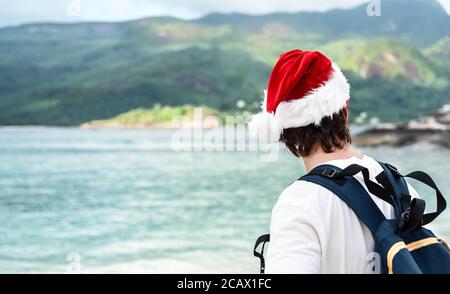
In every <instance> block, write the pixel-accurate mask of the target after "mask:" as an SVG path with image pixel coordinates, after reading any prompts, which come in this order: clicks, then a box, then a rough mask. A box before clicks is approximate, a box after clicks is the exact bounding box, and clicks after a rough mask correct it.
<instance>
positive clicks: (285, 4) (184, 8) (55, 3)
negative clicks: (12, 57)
mask: <svg viewBox="0 0 450 294" xmlns="http://www.w3.org/2000/svg"><path fill="white" fill-rule="evenodd" d="M369 1H370V0H339V1H336V0H0V26H8V25H17V24H22V23H28V22H40V21H57V22H73V21H92V20H99V21H118V20H129V19H136V18H141V17H146V16H155V15H170V16H176V17H180V18H187V19H191V18H196V17H199V16H202V15H204V14H207V13H210V12H243V13H250V14H261V13H270V12H274V11H289V12H292V11H299V10H309V11H314V10H315V11H317V10H318V11H324V10H328V9H332V8H347V7H352V6H355V5H358V4H361V3H366V2H369ZM381 1H383V0H381ZM425 1H427V0H425ZM439 1H440V2H441V3H442V5H443V6H445V8H446V9H447V11H449V12H450V0H439Z"/></svg>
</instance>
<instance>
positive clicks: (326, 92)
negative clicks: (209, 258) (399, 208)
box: [250, 50, 417, 273]
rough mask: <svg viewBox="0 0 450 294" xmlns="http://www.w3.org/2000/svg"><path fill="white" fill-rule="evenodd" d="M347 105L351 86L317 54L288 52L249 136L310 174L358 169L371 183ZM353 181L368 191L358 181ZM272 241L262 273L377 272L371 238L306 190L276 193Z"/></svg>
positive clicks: (324, 194) (332, 201) (326, 196)
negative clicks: (323, 168) (269, 143)
mask: <svg viewBox="0 0 450 294" xmlns="http://www.w3.org/2000/svg"><path fill="white" fill-rule="evenodd" d="M349 99H350V86H349V84H348V82H347V80H346V78H345V77H344V75H343V74H342V72H341V70H340V69H339V67H338V66H337V65H336V64H335V63H333V62H332V61H331V60H330V59H328V58H327V57H326V56H324V55H323V54H321V53H320V52H306V51H300V50H293V51H290V52H287V53H285V54H283V55H281V57H280V59H279V60H278V62H277V63H276V64H275V66H274V68H273V70H272V73H271V76H270V80H269V85H268V88H267V92H266V99H265V101H264V104H263V112H262V113H260V114H257V115H256V116H255V117H254V118H253V120H252V122H251V123H250V128H251V129H253V130H254V131H256V132H257V133H258V135H260V136H261V135H264V136H270V137H272V138H274V139H276V140H279V141H281V142H283V143H284V144H285V145H286V146H287V148H288V149H289V150H290V151H291V152H292V153H293V154H294V155H295V156H297V157H301V158H302V159H303V162H304V165H305V168H306V170H307V171H308V172H309V171H311V170H312V169H313V168H314V167H316V166H318V165H321V164H331V165H334V166H337V167H339V168H342V169H344V168H345V167H347V166H349V165H351V164H355V163H356V164H359V165H361V166H364V167H366V168H367V169H368V170H369V172H370V178H371V180H372V181H376V179H375V176H376V175H378V174H379V173H380V172H382V171H383V169H382V167H381V166H380V165H379V163H378V162H377V161H376V160H374V159H372V158H371V157H369V156H366V155H363V154H361V153H359V152H358V151H356V150H355V149H353V148H352V147H351V136H350V132H349V128H348V118H349ZM355 178H356V179H357V180H358V181H359V182H360V183H361V184H362V185H363V187H364V188H366V190H367V187H366V186H365V184H364V180H363V177H362V175H361V173H359V174H357V175H355ZM409 188H410V193H411V195H412V196H414V197H417V193H416V192H415V191H414V190H413V189H412V188H411V187H409ZM369 194H370V193H369ZM370 196H371V198H372V199H373V201H374V202H375V203H376V204H377V206H378V207H379V208H380V210H381V211H382V212H383V214H384V215H385V217H386V218H394V209H393V207H392V206H391V205H390V204H388V203H387V202H385V201H383V200H381V199H380V198H378V197H376V196H374V195H372V194H370ZM270 235H271V242H270V245H269V249H268V254H267V264H266V272H267V273H368V272H372V271H376V270H377V269H376V268H374V267H373V266H372V265H373V258H374V256H375V255H374V254H372V252H373V248H374V238H373V236H372V233H371V232H370V230H369V229H368V228H367V227H366V226H365V225H364V224H363V223H362V222H361V220H360V219H358V217H357V216H356V214H355V213H354V212H353V211H352V209H351V208H350V207H349V206H347V205H346V204H345V203H344V202H343V201H342V200H341V199H340V198H338V196H336V195H335V194H334V193H333V192H331V191H329V190H327V189H326V188H323V187H322V186H319V185H317V184H314V183H311V182H306V181H296V182H294V183H292V184H291V185H290V186H289V187H287V188H286V189H285V190H284V191H283V192H282V193H281V196H280V198H279V199H278V202H277V203H276V205H275V207H274V209H273V211H272V220H271V227H270ZM371 262H372V264H371Z"/></svg>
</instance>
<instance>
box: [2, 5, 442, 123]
mask: <svg viewBox="0 0 450 294" xmlns="http://www.w3.org/2000/svg"><path fill="white" fill-rule="evenodd" d="M449 35H450V16H449V15H448V14H447V13H445V11H444V10H443V9H442V8H441V7H440V6H439V4H438V3H437V2H436V1H433V0H430V1H419V0H408V1H406V0H390V1H388V0H385V1H382V16H380V17H368V16H367V14H366V6H365V5H361V6H359V7H356V8H354V9H349V10H332V11H329V12H325V13H312V12H301V13H290V14H288V13H276V14H269V15H262V16H249V15H243V14H229V15H224V14H211V15H208V16H205V17H203V18H201V19H198V20H193V21H186V20H179V19H175V18H169V17H155V18H146V19H141V20H136V21H128V22H119V23H79V24H51V23H48V24H29V25H23V26H17V27H9V28H3V29H0V124H2V125H12V124H14V125H24V124H42V125H78V124H81V123H83V122H86V121H91V120H102V119H108V118H111V117H115V116H117V115H120V114H121V113H125V112H128V111H130V110H133V109H139V108H150V107H152V106H154V105H155V104H158V103H159V104H162V105H169V106H177V105H185V104H190V105H204V106H207V107H211V108H215V109H218V110H219V111H232V110H234V109H235V108H236V102H237V101H239V100H243V101H245V102H246V103H245V104H246V109H245V110H249V111H254V110H256V109H257V108H258V103H259V101H260V100H261V96H262V94H263V89H264V88H265V87H266V83H267V79H268V76H269V73H270V68H271V66H272V64H273V62H274V61H275V60H276V58H277V57H278V56H279V54H281V53H282V52H284V51H286V50H290V49H293V48H301V49H306V50H312V49H320V50H323V51H324V52H326V53H327V54H329V55H330V56H331V57H332V58H334V59H335V60H336V61H337V62H338V63H339V64H340V65H341V67H342V68H343V69H344V70H345V71H346V73H347V74H348V75H349V76H350V77H351V81H352V96H353V100H352V108H353V110H354V111H355V113H356V114H357V113H358V112H361V111H367V110H368V109H367V108H370V110H369V114H370V115H372V116H377V117H380V118H382V119H383V120H389V121H396V120H405V119H410V118H415V117H417V116H419V115H420V114H421V113H426V112H429V111H432V110H434V109H435V108H437V107H439V106H441V105H442V104H444V103H445V102H447V101H449V100H450V98H449V95H448V94H447V93H449V91H448V90H449V86H448V81H449V79H450V72H449V71H448V68H449V67H448V66H446V64H447V63H446V62H449V63H450V61H449V60H450V58H449V54H448V52H449V51H448V48H449V46H448V36H449ZM424 97H426V99H425V98H424ZM374 101H376V106H373V103H374ZM386 109H390V110H391V111H388V112H387V111H386Z"/></svg>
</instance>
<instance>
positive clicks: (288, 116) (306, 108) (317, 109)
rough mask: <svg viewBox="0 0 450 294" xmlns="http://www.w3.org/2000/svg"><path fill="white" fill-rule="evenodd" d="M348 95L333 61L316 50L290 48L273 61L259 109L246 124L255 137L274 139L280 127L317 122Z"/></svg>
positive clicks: (332, 112) (333, 110)
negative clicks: (275, 61)
mask: <svg viewBox="0 0 450 294" xmlns="http://www.w3.org/2000/svg"><path fill="white" fill-rule="evenodd" d="M349 98H350V85H349V84H348V81H347V79H346V78H345V76H344V75H343V74H342V71H341V70H340V69H339V67H338V66H337V65H336V64H335V63H333V62H332V61H331V60H330V59H329V58H327V57H326V56H325V55H323V54H322V53H320V52H317V51H314V52H308V51H301V50H292V51H289V52H286V53H284V54H283V55H281V56H280V59H279V60H278V61H277V63H276V64H275V66H274V68H273V70H272V73H271V75H270V79H269V85H268V87H267V90H266V91H265V99H264V102H263V105H262V112H261V113H259V114H256V115H254V116H253V118H252V121H251V122H250V124H249V128H250V131H251V133H253V134H255V135H257V136H258V137H262V138H267V139H270V140H273V141H278V140H279V138H280V135H281V133H282V132H283V129H289V128H298V127H303V126H307V125H309V124H313V123H314V124H316V125H319V124H320V121H321V120H322V118H324V117H328V116H332V115H333V114H334V113H337V112H339V111H340V110H341V109H342V108H344V106H345V105H346V103H347V100H348V99H349Z"/></svg>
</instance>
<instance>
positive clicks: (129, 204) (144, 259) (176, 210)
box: [0, 128, 450, 273]
mask: <svg viewBox="0 0 450 294" xmlns="http://www.w3.org/2000/svg"><path fill="white" fill-rule="evenodd" d="M173 132H174V131H172V130H128V129H125V130H83V129H76V128H0V224H1V225H0V273H24V272H39V273H40V272H51V273H65V272H67V271H72V272H73V271H76V272H83V273H121V272H145V273H205V272H208V273H235V272H236V273H254V272H257V271H258V260H257V259H256V258H254V257H253V256H252V246H253V243H254V241H255V238H256V237H257V236H258V235H260V234H262V233H265V232H267V231H268V226H269V222H270V211H271V208H272V206H273V205H274V203H275V201H276V199H277V197H278V195H279V193H280V192H281V191H282V190H283V188H284V187H285V186H287V185H288V184H289V183H290V182H292V181H293V180H295V179H296V178H298V177H299V176H301V175H302V174H303V173H304V169H303V166H302V164H301V162H300V161H299V160H297V159H295V158H294V157H292V156H291V155H289V154H288V152H287V151H282V152H281V154H280V157H279V159H278V160H276V161H273V162H269V163H264V162H261V160H260V158H261V157H260V155H261V154H260V153H258V152H237V151H234V152H217V151H216V152H201V151H200V152H176V151H174V150H173V148H172V146H171V143H170V141H171V138H172V136H173ZM363 151H364V152H366V153H367V154H369V155H371V156H374V157H376V158H379V159H382V160H384V161H387V162H391V163H393V164H395V165H397V166H398V167H399V168H400V169H401V170H404V171H410V170H413V169H423V170H426V171H428V172H429V173H430V174H431V175H432V176H433V177H434V178H435V180H436V181H437V183H438V185H439V186H440V187H441V188H442V190H443V192H444V194H445V195H447V196H448V195H450V182H449V179H450V178H449V174H450V165H449V161H450V151H448V150H442V149H439V148H437V147H433V146H429V145H426V144H419V145H415V146H412V147H408V148H401V149H392V148H377V149H364V150H363ZM413 184H414V183H413ZM416 187H417V190H418V191H419V192H420V193H421V194H422V197H424V198H425V199H431V198H430V196H431V195H432V191H431V190H428V189H426V188H422V187H421V186H418V185H416ZM447 199H448V197H447ZM430 201H431V200H430ZM430 201H429V202H430ZM430 206H431V207H433V206H434V204H430ZM449 214H450V213H448V212H446V213H445V215H442V216H441V217H440V218H439V219H438V221H437V222H436V224H435V225H434V227H433V229H435V231H436V233H438V234H440V235H441V236H444V237H447V238H448V237H449V236H450V215H449ZM74 262H75V263H74ZM74 264H75V266H74Z"/></svg>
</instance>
